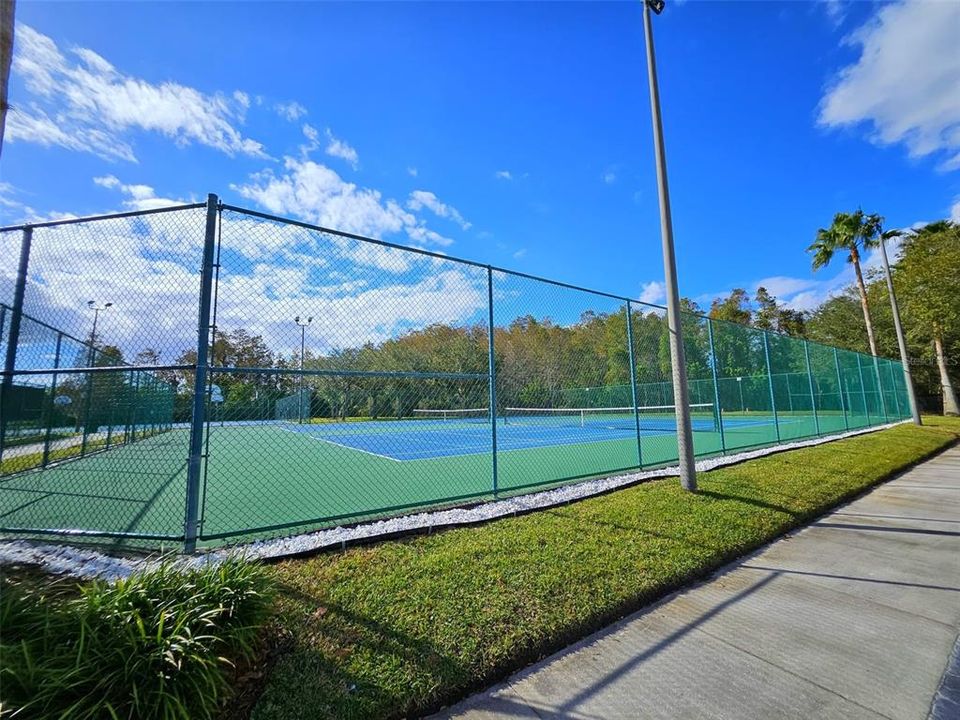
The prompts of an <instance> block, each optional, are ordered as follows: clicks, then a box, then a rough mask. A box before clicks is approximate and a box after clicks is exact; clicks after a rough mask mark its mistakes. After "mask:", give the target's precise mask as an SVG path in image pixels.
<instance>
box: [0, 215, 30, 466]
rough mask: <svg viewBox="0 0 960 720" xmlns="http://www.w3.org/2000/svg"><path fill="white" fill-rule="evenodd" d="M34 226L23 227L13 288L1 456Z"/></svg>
mask: <svg viewBox="0 0 960 720" xmlns="http://www.w3.org/2000/svg"><path fill="white" fill-rule="evenodd" d="M32 241H33V228H32V227H30V226H27V227H25V228H23V239H22V240H21V241H20V262H19V264H18V265H17V280H16V284H15V285H14V289H13V307H12V308H10V332H9V333H8V334H7V354H6V357H5V358H4V362H3V383H2V385H0V457H3V448H4V444H5V443H6V441H7V418H8V416H9V415H10V409H9V408H10V403H11V402H12V400H13V398H12V397H11V396H12V393H13V371H14V370H15V369H16V365H17V345H18V344H19V343H20V318H21V317H22V316H23V296H24V293H25V292H26V289H27V268H28V267H29V265H30V243H31V242H32Z"/></svg>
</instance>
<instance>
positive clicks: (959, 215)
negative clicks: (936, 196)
mask: <svg viewBox="0 0 960 720" xmlns="http://www.w3.org/2000/svg"><path fill="white" fill-rule="evenodd" d="M950 219H951V220H952V221H953V222H955V223H960V198H957V201H956V202H955V203H954V204H953V207H952V208H950Z"/></svg>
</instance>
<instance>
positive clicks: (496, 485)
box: [487, 265, 500, 497]
mask: <svg viewBox="0 0 960 720" xmlns="http://www.w3.org/2000/svg"><path fill="white" fill-rule="evenodd" d="M487 362H488V365H487V385H488V392H489V396H490V397H489V403H490V442H491V446H490V448H491V457H492V461H493V496H494V497H496V496H497V493H498V492H499V491H500V479H499V477H498V476H497V365H496V362H495V358H494V352H493V268H492V267H490V266H489V265H487Z"/></svg>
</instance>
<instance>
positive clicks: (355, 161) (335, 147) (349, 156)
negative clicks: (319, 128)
mask: <svg viewBox="0 0 960 720" xmlns="http://www.w3.org/2000/svg"><path fill="white" fill-rule="evenodd" d="M327 140H328V142H327V149H326V153H327V155H330V156H331V157H336V158H340V159H341V160H346V161H347V162H348V163H350V166H351V167H352V168H353V169H354V170H356V169H357V166H358V165H359V164H360V156H359V155H358V154H357V151H356V150H354V149H353V148H352V147H350V145H348V144H347V143H345V142H344V141H343V140H339V139H337V138H335V137H334V136H333V133H332V132H331V131H330V128H327Z"/></svg>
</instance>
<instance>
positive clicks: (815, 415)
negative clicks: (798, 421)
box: [802, 340, 820, 437]
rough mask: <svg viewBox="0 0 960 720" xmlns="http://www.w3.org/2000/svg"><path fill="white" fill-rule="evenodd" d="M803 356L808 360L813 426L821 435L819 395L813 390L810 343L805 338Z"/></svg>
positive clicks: (818, 435) (818, 434)
mask: <svg viewBox="0 0 960 720" xmlns="http://www.w3.org/2000/svg"><path fill="white" fill-rule="evenodd" d="M802 342H803V357H804V358H805V359H806V361H807V381H808V382H809V383H810V407H811V408H812V409H813V426H814V428H816V432H817V437H820V416H819V414H818V413H817V396H816V395H815V394H814V390H813V369H812V368H811V367H810V343H808V342H807V341H806V340H803V341H802Z"/></svg>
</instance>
